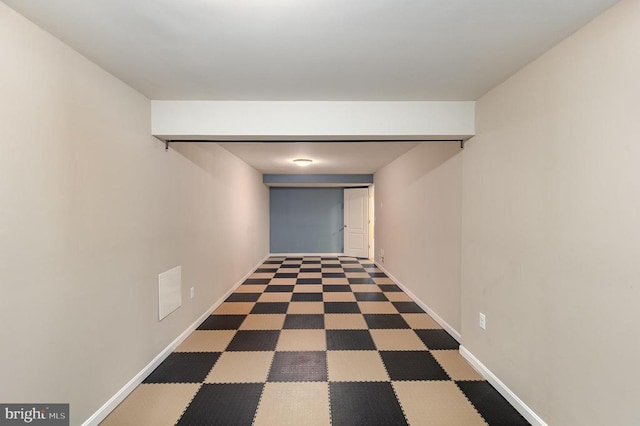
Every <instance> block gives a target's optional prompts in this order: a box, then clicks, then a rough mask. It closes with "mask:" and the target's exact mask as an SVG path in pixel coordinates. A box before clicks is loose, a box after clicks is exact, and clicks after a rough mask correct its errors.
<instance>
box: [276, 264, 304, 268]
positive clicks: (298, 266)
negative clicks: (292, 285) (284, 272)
mask: <svg viewBox="0 0 640 426" xmlns="http://www.w3.org/2000/svg"><path fill="white" fill-rule="evenodd" d="M298 268H300V265H294V264H286V265H280V269H298Z"/></svg>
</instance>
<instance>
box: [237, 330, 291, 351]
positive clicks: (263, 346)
mask: <svg viewBox="0 0 640 426" xmlns="http://www.w3.org/2000/svg"><path fill="white" fill-rule="evenodd" d="M279 336H280V331H279V330H239V331H237V332H236V334H235V335H234V336H233V339H231V342H230V343H229V346H227V351H273V350H275V349H276V344H277V343H278V337H279Z"/></svg>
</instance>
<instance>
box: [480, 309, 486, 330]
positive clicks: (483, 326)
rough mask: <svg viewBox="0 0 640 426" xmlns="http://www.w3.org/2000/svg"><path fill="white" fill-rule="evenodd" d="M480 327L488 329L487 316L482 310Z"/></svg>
mask: <svg viewBox="0 0 640 426" xmlns="http://www.w3.org/2000/svg"><path fill="white" fill-rule="evenodd" d="M480 328H481V329H483V330H486V329H487V317H486V316H485V315H484V314H483V313H482V312H480Z"/></svg>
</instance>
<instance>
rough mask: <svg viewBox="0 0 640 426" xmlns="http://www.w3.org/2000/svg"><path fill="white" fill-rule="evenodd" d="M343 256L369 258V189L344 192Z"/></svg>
mask: <svg viewBox="0 0 640 426" xmlns="http://www.w3.org/2000/svg"><path fill="white" fill-rule="evenodd" d="M344 254H345V256H353V257H364V258H367V257H369V189H368V188H345V190H344Z"/></svg>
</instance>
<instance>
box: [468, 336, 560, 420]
mask: <svg viewBox="0 0 640 426" xmlns="http://www.w3.org/2000/svg"><path fill="white" fill-rule="evenodd" d="M460 355H462V357H463V358H464V359H466V360H467V361H468V362H469V364H471V366H472V367H473V368H474V369H475V370H476V371H477V372H478V373H480V375H481V376H482V377H484V378H485V379H486V380H487V381H488V382H489V383H491V385H492V386H493V387H494V388H496V390H497V391H498V392H500V395H502V396H503V397H504V398H505V399H506V400H507V401H509V404H511V405H512V406H513V408H515V409H516V410H517V411H518V413H520V414H522V417H524V418H525V419H527V421H528V422H529V423H531V424H532V425H534V426H547V424H546V423H545V422H544V420H542V419H541V418H540V417H539V416H538V415H537V414H536V413H535V412H534V411H533V410H532V409H531V408H529V406H528V405H527V404H525V403H524V402H523V401H522V400H521V399H520V398H518V396H517V395H516V394H515V393H513V392H512V391H511V389H509V388H508V387H507V386H506V385H505V384H504V383H502V381H501V380H500V379H498V377H496V375H495V374H493V373H492V372H491V370H489V369H488V368H487V367H486V366H485V365H484V364H483V363H481V362H480V360H479V359H478V358H476V357H475V356H474V355H473V354H472V353H471V352H469V350H468V349H467V348H465V347H464V346H462V345H460Z"/></svg>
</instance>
